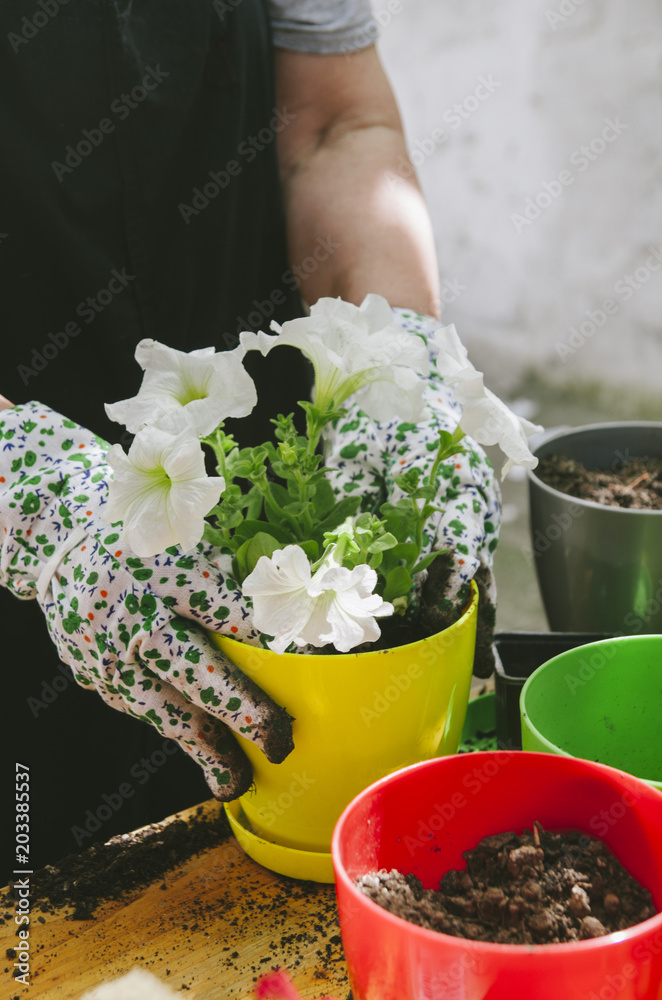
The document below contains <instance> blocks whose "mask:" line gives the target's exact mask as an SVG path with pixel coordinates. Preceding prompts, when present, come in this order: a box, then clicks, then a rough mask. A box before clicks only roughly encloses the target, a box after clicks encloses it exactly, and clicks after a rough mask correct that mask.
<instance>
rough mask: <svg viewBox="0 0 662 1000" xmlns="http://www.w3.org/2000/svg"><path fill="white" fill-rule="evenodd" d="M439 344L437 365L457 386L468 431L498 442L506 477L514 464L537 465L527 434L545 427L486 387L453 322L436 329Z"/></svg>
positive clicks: (485, 440)
mask: <svg viewBox="0 0 662 1000" xmlns="http://www.w3.org/2000/svg"><path fill="white" fill-rule="evenodd" d="M434 339H435V343H436V345H437V347H438V348H439V355H438V357H437V359H436V367H437V371H438V372H439V374H440V375H441V376H442V377H443V379H444V381H445V382H447V383H448V384H449V385H452V386H454V394H455V398H456V399H457V401H458V403H460V404H461V406H462V417H461V419H460V425H461V427H462V430H463V431H464V432H465V434H468V435H469V436H470V437H473V438H475V439H476V441H478V442H479V443H480V444H484V445H495V444H498V445H499V447H500V448H501V450H502V451H503V452H504V454H505V455H506V456H507V458H508V461H507V462H506V464H505V465H504V467H503V469H502V470H501V478H502V479H504V478H505V477H506V475H507V474H508V472H509V471H510V469H511V468H512V467H513V465H522V466H524V467H525V468H527V469H535V467H536V465H537V464H538V459H537V458H535V457H534V455H533V454H532V452H531V449H530V448H529V445H528V442H527V437H528V436H529V435H531V434H537V433H539V432H540V431H541V430H542V427H539V426H538V425H537V424H532V423H531V422H530V421H528V420H525V419H524V418H523V417H518V416H517V414H515V413H513V411H512V410H511V409H510V408H509V407H508V406H506V404H505V403H504V402H502V400H500V399H499V397H498V396H495V394H494V393H493V392H491V391H490V390H489V389H486V388H485V385H484V382H483V374H482V372H479V371H477V370H476V369H475V368H474V366H473V365H472V364H471V362H470V361H469V357H468V355H467V351H466V348H465V347H464V345H463V344H462V342H461V340H460V338H459V337H458V335H457V331H456V329H455V327H454V326H446V327H443V328H442V329H441V330H437V331H436V333H435V338H434Z"/></svg>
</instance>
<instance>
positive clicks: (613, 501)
mask: <svg viewBox="0 0 662 1000" xmlns="http://www.w3.org/2000/svg"><path fill="white" fill-rule="evenodd" d="M536 476H537V477H538V479H541V480H542V481H543V483H546V484H547V485H548V486H551V487H552V488H553V489H555V490H559V492H561V493H567V494H568V495H569V496H572V497H578V498H579V499H581V500H593V501H594V502H595V503H600V504H603V505H604V506H607V507H629V508H630V509H632V510H662V458H633V459H631V460H630V461H629V462H628V463H627V464H625V465H623V467H622V468H619V469H617V470H614V469H585V468H584V466H583V465H582V464H581V463H580V462H575V461H574V460H573V459H570V458H563V457H562V456H560V455H550V456H548V457H547V458H543V459H542V460H541V462H540V464H539V465H538V467H537V468H536Z"/></svg>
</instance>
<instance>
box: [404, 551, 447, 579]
mask: <svg viewBox="0 0 662 1000" xmlns="http://www.w3.org/2000/svg"><path fill="white" fill-rule="evenodd" d="M445 551H446V549H437V550H436V552H428V554H427V555H426V556H423V558H422V559H420V560H419V561H418V562H417V563H416V565H415V566H414V569H413V570H412V572H413V574H414V576H415V575H416V574H417V573H420V572H422V570H424V569H427V568H428V566H429V565H430V563H433V562H434V560H435V559H436V558H437V556H440V555H441V554H442V553H443V552H445Z"/></svg>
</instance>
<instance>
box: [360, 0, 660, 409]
mask: <svg viewBox="0 0 662 1000" xmlns="http://www.w3.org/2000/svg"><path fill="white" fill-rule="evenodd" d="M374 6H375V11H376V12H379V11H381V13H380V14H377V13H376V17H378V19H379V20H380V22H381V24H382V28H381V40H380V42H379V48H380V52H381V55H382V59H383V62H384V64H385V66H386V69H387V72H388V74H389V76H390V78H391V81H392V83H393V86H394V89H395V92H396V95H397V98H398V101H399V104H400V108H401V111H402V115H403V119H404V122H405V127H406V132H407V138H408V145H409V149H410V151H411V152H412V155H414V157H415V160H416V161H417V163H420V165H419V166H418V173H419V177H420V179H421V182H422V184H423V187H424V190H425V194H426V197H427V199H428V203H429V206H430V210H431V213H432V217H433V222H434V226H435V234H436V242H437V250H438V254H439V261H440V268H441V274H442V279H448V282H449V284H448V285H447V286H446V287H447V288H448V291H447V296H446V297H447V298H448V299H451V298H452V297H453V294H454V293H453V291H452V290H451V289H452V287H453V286H454V287H455V289H457V287H458V286H457V282H459V284H460V285H461V286H462V288H461V291H460V293H459V294H458V295H457V296H456V297H455V299H454V301H450V302H449V303H448V304H447V305H446V306H445V309H444V319H445V320H446V321H447V322H454V323H456V325H457V327H458V331H459V333H460V336H461V337H462V338H463V340H464V341H465V343H467V345H468V347H469V350H470V355H471V357H472V360H473V361H474V363H475V364H476V366H477V367H478V368H483V370H484V371H485V372H486V375H487V378H488V384H490V385H491V386H492V387H494V388H496V389H497V390H500V391H502V392H506V393H508V394H509V395H510V394H513V393H515V394H516V393H520V394H524V395H527V394H528V395H530V394H531V393H530V392H528V391H527V390H528V386H527V383H530V372H535V373H537V374H538V376H539V377H540V378H542V379H543V381H544V382H545V383H548V384H549V385H551V386H552V387H553V386H554V385H559V384H563V385H565V386H570V387H571V388H574V390H575V392H576V393H577V394H578V395H581V394H582V393H585V392H587V391H588V389H587V383H591V382H598V383H602V384H604V385H606V387H607V390H608V395H610V394H613V400H614V409H615V412H616V410H617V409H620V408H621V404H622V403H624V402H625V404H626V409H633V410H634V411H636V410H637V408H638V405H639V402H641V405H644V404H646V405H648V407H649V409H648V413H647V415H650V405H651V404H652V405H655V400H656V398H657V401H658V402H659V401H660V387H661V383H662V328H661V317H662V309H661V306H662V268H660V270H657V271H652V270H650V269H648V270H647V269H646V264H645V262H646V259H647V258H648V256H649V250H648V248H649V247H657V248H660V256H661V257H662V184H661V181H662V176H661V174H662V157H661V147H662V114H661V111H662V87H661V83H662V66H661V57H662V6H661V5H660V4H659V3H658V2H657V0H584V2H583V3H579V4H577V3H574V2H573V0H548V2H546V0H501V2H499V3H495V2H494V0H401V3H400V5H399V7H400V10H399V12H398V11H396V12H395V13H394V12H393V11H394V10H395V9H396V0H390V10H389V6H388V5H387V0H375V5H374ZM481 77H484V78H486V79H489V78H491V80H492V81H493V83H492V87H493V88H494V84H495V83H498V84H499V86H497V87H495V88H494V92H493V93H492V94H491V96H487V97H483V99H481V100H476V98H475V94H476V87H477V85H478V84H479V81H480V78H481ZM485 93H486V90H485V89H484V88H481V89H480V91H479V95H480V96H482V95H484V94H485ZM455 104H460V105H461V106H462V109H463V112H464V114H468V117H466V118H464V119H462V120H459V119H458V117H457V114H456V113H454V112H453V106H454V105H455ZM476 105H478V106H477V107H476ZM606 119H611V120H612V121H618V122H621V123H623V124H624V125H626V126H627V127H626V128H624V129H623V130H622V132H621V134H620V135H618V137H616V138H614V139H613V141H611V142H609V143H607V144H606V148H605V149H604V151H602V152H599V154H598V155H595V153H591V155H595V159H594V160H593V161H592V162H587V161H585V160H584V159H583V157H582V154H581V152H580V147H581V146H582V145H584V144H587V145H590V144H591V142H592V141H593V140H594V139H595V138H596V137H599V136H600V135H601V133H602V131H603V129H604V128H605V122H606ZM619 127H620V126H619ZM435 130H436V131H435ZM439 130H443V133H441V132H440V131H439ZM609 134H612V133H609ZM600 146H601V143H600V142H598V143H597V145H596V147H595V148H596V149H599V148H600ZM582 166H583V167H584V169H582ZM563 170H568V171H570V174H571V176H572V177H573V182H572V183H571V184H570V185H568V186H567V187H562V188H561V194H560V196H559V197H555V198H549V197H547V196H545V195H543V196H542V198H541V199H540V200H541V202H542V203H543V204H544V203H545V202H546V201H551V204H550V205H549V207H545V208H544V209H543V210H542V211H541V212H540V215H539V217H538V218H537V219H536V220H535V221H533V222H532V223H531V224H528V225H527V224H524V225H522V224H521V223H520V224H518V225H517V226H516V224H515V222H514V221H513V215H514V214H515V213H519V214H520V215H523V214H524V209H525V207H526V204H527V199H533V200H535V199H536V197H537V196H539V195H540V193H541V192H543V191H544V183H545V182H547V183H549V182H553V181H555V180H556V179H557V178H558V176H559V174H560V172H561V171H563ZM394 182H397V178H394ZM530 211H531V208H530ZM518 228H519V229H520V230H521V231H519V232H518ZM654 263H656V262H654ZM642 267H643V268H644V270H643V271H641V270H640V271H639V279H642V278H645V279H647V280H644V281H640V282H639V283H640V287H639V288H637V289H636V290H635V289H632V290H631V292H630V297H629V299H628V300H627V301H626V294H627V293H626V292H621V294H619V293H618V292H617V291H616V290H615V286H616V285H617V282H619V281H622V279H623V278H624V277H625V276H626V275H628V274H632V273H633V272H635V270H636V269H637V268H642ZM635 280H637V279H635ZM617 287H618V288H621V289H625V287H626V286H625V285H624V284H622V285H619V286H617ZM609 298H611V299H613V300H614V301H615V303H616V306H617V311H616V313H615V315H613V316H608V317H606V319H605V321H604V323H603V324H602V325H601V326H598V325H597V324H596V323H595V322H593V323H591V322H590V321H589V322H588V326H585V327H584V331H585V332H586V331H591V330H593V331H594V332H593V333H592V335H590V336H588V337H587V338H586V339H585V340H584V342H583V343H582V342H581V340H580V341H577V339H575V341H574V343H575V345H577V344H579V347H578V349H575V350H574V352H572V353H566V357H565V359H562V358H561V357H560V353H559V349H558V346H557V345H558V344H565V345H568V346H569V345H570V341H569V338H570V336H571V328H572V327H575V328H578V327H579V326H580V324H581V323H582V322H586V321H587V319H588V317H587V314H586V311H587V310H593V311H595V310H597V309H600V308H601V306H602V303H603V302H604V300H605V299H609ZM597 317H598V319H599V318H600V317H599V314H597ZM531 388H532V389H533V387H531ZM538 391H541V390H540V386H538ZM661 409H662V407H661ZM634 415H637V414H636V412H635V413H634Z"/></svg>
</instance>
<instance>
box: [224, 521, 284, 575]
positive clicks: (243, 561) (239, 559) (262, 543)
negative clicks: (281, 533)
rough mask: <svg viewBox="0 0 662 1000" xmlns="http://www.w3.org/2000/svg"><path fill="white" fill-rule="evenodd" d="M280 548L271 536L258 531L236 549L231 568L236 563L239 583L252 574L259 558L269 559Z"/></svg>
mask: <svg viewBox="0 0 662 1000" xmlns="http://www.w3.org/2000/svg"><path fill="white" fill-rule="evenodd" d="M282 547H283V546H282V544H281V542H279V541H277V539H275V538H274V536H273V535H268V534H267V532H266V531H258V532H257V534H256V535H254V536H253V537H252V538H248V539H247V540H246V541H245V542H244V543H243V545H240V546H239V548H238V549H237V555H236V557H235V560H234V562H233V568H234V566H235V563H236V570H235V572H236V574H237V576H238V578H239V582H240V583H243V581H244V580H245V579H246V577H247V576H248V574H249V573H252V572H253V570H254V569H255V567H256V565H257V561H258V559H260V557H261V556H267V557H271V556H272V555H273V553H274V552H276V551H277V550H278V549H282Z"/></svg>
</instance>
